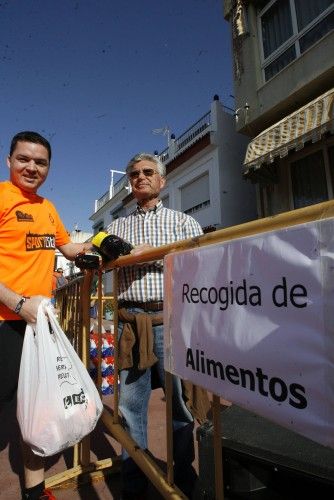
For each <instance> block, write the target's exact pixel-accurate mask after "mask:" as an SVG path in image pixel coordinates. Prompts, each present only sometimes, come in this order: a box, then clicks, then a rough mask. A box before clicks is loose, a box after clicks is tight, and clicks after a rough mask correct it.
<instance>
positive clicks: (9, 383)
mask: <svg viewBox="0 0 334 500" xmlns="http://www.w3.org/2000/svg"><path fill="white" fill-rule="evenodd" d="M25 329H26V322H25V321H21V320H19V321H0V356H1V361H0V380H1V384H0V404H1V403H3V402H5V401H10V400H11V399H13V397H14V395H15V393H16V389H17V384H18V380H19V373H20V363H21V354H22V347H23V339H24V333H25Z"/></svg>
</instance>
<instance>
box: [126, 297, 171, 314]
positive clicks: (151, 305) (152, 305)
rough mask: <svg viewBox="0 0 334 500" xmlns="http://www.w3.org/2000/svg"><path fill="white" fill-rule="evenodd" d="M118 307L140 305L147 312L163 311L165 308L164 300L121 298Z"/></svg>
mask: <svg viewBox="0 0 334 500" xmlns="http://www.w3.org/2000/svg"><path fill="white" fill-rule="evenodd" d="M118 307H119V308H122V307H125V308H128V307H138V308H139V309H143V310H144V311H145V312H147V311H154V312H155V311H162V310H163V308H164V303H163V301H160V302H131V301H130V300H120V301H119V302H118Z"/></svg>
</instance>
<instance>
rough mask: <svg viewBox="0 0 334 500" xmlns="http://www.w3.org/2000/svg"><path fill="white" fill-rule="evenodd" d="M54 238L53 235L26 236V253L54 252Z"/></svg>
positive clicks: (29, 234) (31, 234)
mask: <svg viewBox="0 0 334 500" xmlns="http://www.w3.org/2000/svg"><path fill="white" fill-rule="evenodd" d="M55 248H56V238H55V235H54V234H33V233H28V234H27V235H26V251H27V252H31V251H33V250H55Z"/></svg>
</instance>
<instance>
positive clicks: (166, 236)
mask: <svg viewBox="0 0 334 500" xmlns="http://www.w3.org/2000/svg"><path fill="white" fill-rule="evenodd" d="M107 230H108V233H109V234H116V235H117V236H119V237H121V238H123V239H124V240H127V241H129V242H130V243H132V244H133V245H134V246H136V245H142V244H143V243H148V244H150V245H152V246H154V247H158V246H161V245H167V244H168V243H173V242H174V241H178V240H185V239H188V238H192V237H195V236H199V235H200V234H203V231H202V228H201V226H200V225H199V223H198V222H197V221H196V220H195V219H193V218H192V217H190V216H189V215H187V214H184V213H183V212H178V211H176V210H171V209H169V208H165V207H164V206H163V204H162V202H161V201H159V202H158V204H157V205H156V206H155V207H154V208H152V209H150V210H148V211H146V212H145V211H144V210H142V209H141V208H140V207H139V206H137V208H136V210H135V211H134V212H133V213H132V214H130V215H128V216H127V217H120V218H119V219H116V220H115V221H113V222H112V223H111V224H110V225H109V226H108V229H107ZM118 298H119V300H128V301H133V302H153V301H154V302H155V301H160V300H163V266H162V264H161V262H160V261H159V262H156V263H154V264H142V265H140V266H128V267H126V268H121V269H120V275H119V297H118Z"/></svg>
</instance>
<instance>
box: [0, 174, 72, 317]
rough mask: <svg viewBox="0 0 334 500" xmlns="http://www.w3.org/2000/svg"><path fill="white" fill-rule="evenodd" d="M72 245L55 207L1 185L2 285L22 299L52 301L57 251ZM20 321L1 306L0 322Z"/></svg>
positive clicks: (6, 184)
mask: <svg viewBox="0 0 334 500" xmlns="http://www.w3.org/2000/svg"><path fill="white" fill-rule="evenodd" d="M69 242H70V238H69V236H68V234H67V231H66V229H65V227H64V225H63V223H62V221H61V220H60V217H59V215H58V213H57V211H56V209H55V207H54V205H53V204H52V203H51V202H50V201H48V200H47V199H45V198H42V197H41V196H38V195H37V194H31V193H27V192H25V191H22V190H21V189H19V188H18V187H16V186H14V185H13V184H12V183H11V182H9V181H6V182H0V282H2V283H4V284H5V285H6V286H7V287H8V288H10V289H12V290H13V291H15V292H16V293H18V294H20V295H26V296H31V295H45V296H46V297H51V289H52V272H53V265H54V254H55V248H56V247H59V246H62V245H65V244H66V243H69ZM4 319H6V320H9V319H21V318H20V317H19V316H18V315H17V314H15V313H13V312H12V311H10V310H9V309H8V308H7V307H6V306H4V305H3V304H1V303H0V320H4Z"/></svg>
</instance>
